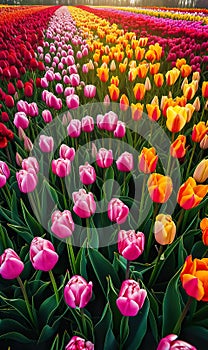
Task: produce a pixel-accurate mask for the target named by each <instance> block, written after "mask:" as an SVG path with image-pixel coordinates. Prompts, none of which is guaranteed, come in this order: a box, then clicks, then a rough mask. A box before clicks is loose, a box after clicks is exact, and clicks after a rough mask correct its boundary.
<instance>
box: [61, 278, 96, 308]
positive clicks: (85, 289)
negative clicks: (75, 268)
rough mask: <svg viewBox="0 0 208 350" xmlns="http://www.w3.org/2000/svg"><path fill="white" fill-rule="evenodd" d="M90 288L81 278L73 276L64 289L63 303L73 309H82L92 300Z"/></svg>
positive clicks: (89, 284) (90, 283)
mask: <svg viewBox="0 0 208 350" xmlns="http://www.w3.org/2000/svg"><path fill="white" fill-rule="evenodd" d="M92 287H93V285H92V282H89V283H87V281H86V280H85V279H84V278H83V277H82V276H79V275H75V276H73V277H72V278H71V279H70V280H69V282H68V283H67V285H66V286H65V288H64V299H65V302H66V303H67V305H68V306H69V307H71V308H73V309H75V308H76V307H79V308H80V309H82V308H84V307H85V306H86V305H87V304H88V303H89V301H90V299H91V298H92Z"/></svg>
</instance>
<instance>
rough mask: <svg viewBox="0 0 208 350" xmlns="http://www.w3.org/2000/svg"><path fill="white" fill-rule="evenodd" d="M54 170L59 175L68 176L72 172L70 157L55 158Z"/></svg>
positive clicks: (53, 161) (53, 162)
mask: <svg viewBox="0 0 208 350" xmlns="http://www.w3.org/2000/svg"><path fill="white" fill-rule="evenodd" d="M52 172H53V173H54V174H55V175H57V176H59V177H65V176H68V175H69V174H70V172H71V162H70V160H69V159H63V158H58V159H53V160H52Z"/></svg>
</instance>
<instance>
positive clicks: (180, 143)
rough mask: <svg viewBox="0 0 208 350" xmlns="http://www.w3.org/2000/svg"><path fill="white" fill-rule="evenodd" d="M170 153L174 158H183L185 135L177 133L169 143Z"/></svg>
mask: <svg viewBox="0 0 208 350" xmlns="http://www.w3.org/2000/svg"><path fill="white" fill-rule="evenodd" d="M170 154H171V156H172V157H174V158H183V157H184V156H185V154H186V136H184V135H179V136H178V137H177V139H176V140H175V141H174V142H173V143H172V144H171V145H170Z"/></svg>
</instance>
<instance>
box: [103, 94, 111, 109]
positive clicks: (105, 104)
mask: <svg viewBox="0 0 208 350" xmlns="http://www.w3.org/2000/svg"><path fill="white" fill-rule="evenodd" d="M103 104H104V106H105V107H108V106H110V104H111V100H110V97H109V95H105V97H104V100H103Z"/></svg>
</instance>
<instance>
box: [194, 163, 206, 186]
mask: <svg viewBox="0 0 208 350" xmlns="http://www.w3.org/2000/svg"><path fill="white" fill-rule="evenodd" d="M193 178H194V180H196V182H199V183H203V182H205V181H206V180H207V179H208V159H202V160H201V162H200V163H199V164H198V165H197V167H196V169H195V171H194V174H193Z"/></svg>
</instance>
